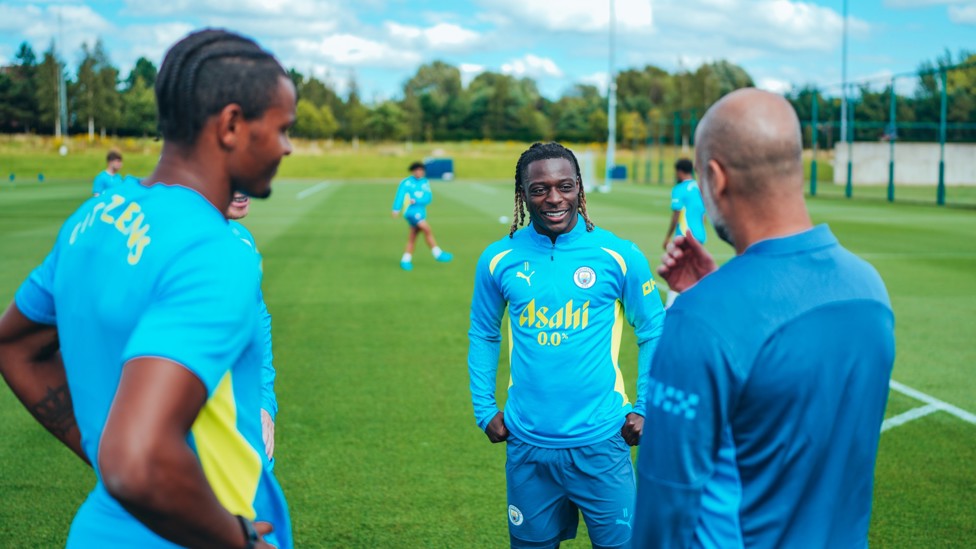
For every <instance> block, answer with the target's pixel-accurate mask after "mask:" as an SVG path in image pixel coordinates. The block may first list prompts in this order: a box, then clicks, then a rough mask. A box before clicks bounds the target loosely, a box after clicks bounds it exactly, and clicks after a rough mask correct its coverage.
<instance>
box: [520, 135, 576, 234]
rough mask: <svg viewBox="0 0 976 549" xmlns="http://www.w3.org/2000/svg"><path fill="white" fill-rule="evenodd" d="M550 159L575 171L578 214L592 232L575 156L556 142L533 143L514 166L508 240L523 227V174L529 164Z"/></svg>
mask: <svg viewBox="0 0 976 549" xmlns="http://www.w3.org/2000/svg"><path fill="white" fill-rule="evenodd" d="M550 158H565V159H566V160H569V161H570V163H572V164H573V168H575V169H576V185H577V186H578V187H579V213H580V215H582V216H583V221H585V222H586V230H587V231H592V230H593V222H592V221H590V217H589V216H588V215H587V214H586V193H585V192H584V191H583V178H582V176H580V168H579V162H577V161H576V155H575V154H573V151H571V150H569V149H567V148H566V147H564V146H562V145H560V144H559V143H556V142H550V143H534V144H533V145H532V146H531V147H529V148H528V149H526V151H525V152H523V153H522V156H520V157H519V159H518V162H517V163H516V164H515V212H514V214H513V216H512V227H511V229H510V230H509V231H508V237H509V238H512V237H513V236H515V231H516V230H518V228H519V227H520V226H522V225H525V199H524V198H522V191H523V190H524V187H523V185H524V183H523V179H524V176H525V172H526V171H527V170H528V168H529V164H531V163H533V162H535V161H537V160H548V159H550Z"/></svg>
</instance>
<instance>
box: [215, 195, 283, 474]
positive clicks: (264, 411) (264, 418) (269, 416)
mask: <svg viewBox="0 0 976 549" xmlns="http://www.w3.org/2000/svg"><path fill="white" fill-rule="evenodd" d="M250 207H251V198H250V197H249V196H247V195H246V194H244V193H242V192H235V193H234V198H233V199H232V200H231V201H230V207H228V208H227V219H228V225H230V230H231V232H232V233H234V235H235V236H237V237H238V238H240V239H241V241H242V242H244V244H246V245H247V247H248V248H250V249H251V250H254V253H256V254H257V255H258V264H259V265H260V266H261V271H262V273H263V272H264V268H263V260H262V258H261V252H259V251H258V245H257V243H256V242H255V241H254V236H253V235H252V234H251V231H249V230H247V227H245V226H244V225H241V223H240V222H239V221H238V220H240V219H244V218H245V217H247V214H248V213H249V211H250ZM258 318H259V319H260V322H261V331H262V333H263V337H262V340H263V348H264V349H263V352H262V353H261V357H262V358H261V436H262V438H263V439H264V450H265V454H266V455H267V458H268V459H267V461H266V463H267V465H268V467H271V468H272V469H273V468H274V433H275V418H276V417H277V415H278V398H277V396H276V395H275V390H274V382H275V377H277V372H276V371H275V367H274V352H273V351H272V345H271V313H269V312H268V306H267V304H266V303H265V302H264V292H263V291H262V290H261V289H260V284H259V285H258Z"/></svg>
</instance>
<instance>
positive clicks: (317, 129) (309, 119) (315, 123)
mask: <svg viewBox="0 0 976 549" xmlns="http://www.w3.org/2000/svg"><path fill="white" fill-rule="evenodd" d="M291 133H292V134H293V135H295V136H296V137H306V138H308V139H321V138H323V137H325V136H326V128H325V123H324V121H323V120H322V113H321V112H320V111H319V108H318V107H316V106H315V104H313V103H312V102H311V101H309V100H308V99H305V98H302V99H299V100H298V104H297V105H296V106H295V126H294V127H293V128H292V130H291Z"/></svg>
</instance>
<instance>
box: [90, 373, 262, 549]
mask: <svg viewBox="0 0 976 549" xmlns="http://www.w3.org/2000/svg"><path fill="white" fill-rule="evenodd" d="M206 400H207V390H206V387H204V385H203V382H201V381H200V379H199V378H197V377H196V375H195V374H193V373H191V372H190V371H189V370H187V369H186V368H184V367H183V366H181V365H179V364H176V363H175V362H172V361H169V360H166V359H162V358H148V357H146V358H138V359H134V360H131V361H129V362H128V363H127V364H126V365H125V367H124V369H123V370H122V378H121V380H120V382H119V390H118V393H117V394H116V396H115V400H114V401H113V402H112V409H111V411H110V412H109V417H108V420H107V421H106V423H105V430H104V431H103V433H102V441H101V444H100V446H99V450H98V464H99V470H100V471H101V474H102V479H103V480H104V482H105V486H106V488H107V489H108V491H109V493H110V494H111V495H112V497H114V498H115V499H117V500H118V501H119V502H120V503H121V504H122V506H123V507H125V509H126V510H127V511H129V512H130V513H132V515H133V516H135V517H136V518H137V519H139V521H141V522H142V523H143V524H145V525H146V526H148V527H149V528H150V529H151V530H152V531H154V532H156V533H157V534H159V535H160V536H162V537H164V538H166V539H168V540H170V541H172V542H174V543H177V544H179V545H182V546H187V547H243V546H244V534H243V532H242V529H241V525H240V523H239V522H238V519H237V518H236V517H235V516H234V515H232V514H231V513H230V512H229V511H227V509H225V508H224V507H223V506H222V505H221V503H220V501H219V500H218V499H217V496H216V494H215V493H214V491H213V489H212V488H211V487H210V484H209V482H208V481H207V478H206V476H205V475H204V472H203V468H202V467H201V466H200V461H199V459H198V458H197V456H196V454H194V453H193V450H191V448H190V446H189V445H188V444H187V433H188V432H189V431H190V428H191V427H192V426H193V423H194V421H195V420H196V418H197V416H198V414H199V413H200V410H201V408H202V407H203V405H204V403H205V402H206ZM259 525H260V526H261V528H259V531H267V530H268V529H269V528H267V526H268V525H267V524H266V523H260V524H259ZM256 547H268V545H267V544H266V543H264V542H259V543H258V544H257V545H256Z"/></svg>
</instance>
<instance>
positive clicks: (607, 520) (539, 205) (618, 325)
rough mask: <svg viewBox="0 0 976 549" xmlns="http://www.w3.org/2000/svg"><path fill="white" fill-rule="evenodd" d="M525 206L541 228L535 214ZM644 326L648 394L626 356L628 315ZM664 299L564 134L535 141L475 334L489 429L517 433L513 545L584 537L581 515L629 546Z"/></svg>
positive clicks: (597, 532) (480, 286)
mask: <svg viewBox="0 0 976 549" xmlns="http://www.w3.org/2000/svg"><path fill="white" fill-rule="evenodd" d="M523 205H525V206H526V207H527V208H528V211H529V217H530V219H531V224H530V226H529V227H527V228H524V229H521V230H518V231H517V230H516V229H517V228H518V226H519V225H521V224H523V223H524V221H525V211H524V209H523ZM506 307H507V308H508V318H509V326H508V329H509V334H510V336H511V348H510V355H509V363H510V365H511V368H510V370H511V380H510V384H509V388H508V400H507V402H506V404H505V411H504V412H501V411H499V409H498V405H497V402H496V399H495V383H496V379H495V378H496V374H497V369H498V356H499V352H500V345H501V322H502V316H503V314H504V312H505V308H506ZM625 321H626V322H627V323H629V324H630V325H631V326H633V328H634V331H635V332H636V335H637V343H638V345H639V351H638V355H639V358H638V361H639V363H638V372H639V374H638V381H637V399H636V401H635V402H634V403H631V401H630V399H629V398H628V396H627V392H626V389H625V384H624V380H623V376H622V375H621V372H620V368H619V365H618V363H617V356H618V352H619V350H620V338H621V335H622V331H623V323H624V322H625ZM663 321H664V309H663V308H662V307H661V298H660V296H659V295H658V292H657V288H656V286H655V283H654V280H653V279H652V277H651V272H650V269H649V267H648V264H647V259H646V258H645V257H644V255H643V254H642V253H641V252H640V250H638V249H637V247H636V246H635V245H634V244H632V243H630V242H627V241H625V240H622V239H620V238H617V237H616V236H614V235H613V234H612V233H609V232H607V231H605V230H602V229H599V228H596V227H594V226H593V224H592V223H591V222H590V220H589V218H588V217H587V214H586V197H585V195H584V191H583V182H582V180H581V178H580V171H579V164H578V163H577V161H576V157H575V156H574V155H573V153H572V152H571V151H569V150H568V149H566V148H565V147H563V146H562V145H559V144H558V143H546V144H541V143H536V144H535V145H533V146H532V147H531V148H529V149H528V150H527V151H525V152H524V153H523V154H522V156H521V157H520V158H519V161H518V164H517V165H516V168H515V221H514V222H513V223H512V228H511V232H510V234H509V236H508V237H506V238H503V239H501V240H499V241H498V242H495V243H494V244H491V245H490V246H488V248H487V249H486V250H485V251H484V253H483V254H482V255H481V259H480V260H479V261H478V265H477V269H476V272H475V285H474V297H473V299H472V302H471V329H470V331H469V332H468V336H469V339H470V347H469V351H468V370H469V374H470V381H471V397H472V402H473V404H474V414H475V419H476V420H477V423H478V427H480V428H481V429H483V430H484V431H485V434H486V435H488V439H489V440H491V441H492V442H501V441H508V448H507V455H508V458H507V464H506V477H507V486H508V504H509V506H508V518H509V533H510V540H511V545H512V547H539V548H544V547H555V546H557V545H558V544H559V542H560V541H561V540H565V539H572V538H574V537H575V536H576V528H577V525H578V522H579V513H580V511H582V513H583V518H584V520H586V524H587V529H588V532H589V534H590V540H591V541H592V543H593V545H594V547H625V546H627V545H628V543H629V542H630V536H631V528H632V527H633V512H634V509H633V502H634V469H633V464H632V463H631V459H630V450H629V448H628V444H629V445H635V444H637V443H638V441H639V440H640V436H641V432H642V429H643V415H644V410H645V407H646V402H645V400H646V398H647V397H648V393H647V391H646V390H645V389H646V382H647V379H648V378H647V369H648V367H649V366H650V361H651V357H652V356H653V354H654V348H655V346H656V345H657V341H658V338H659V337H660V334H661V327H662V323H663Z"/></svg>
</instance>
